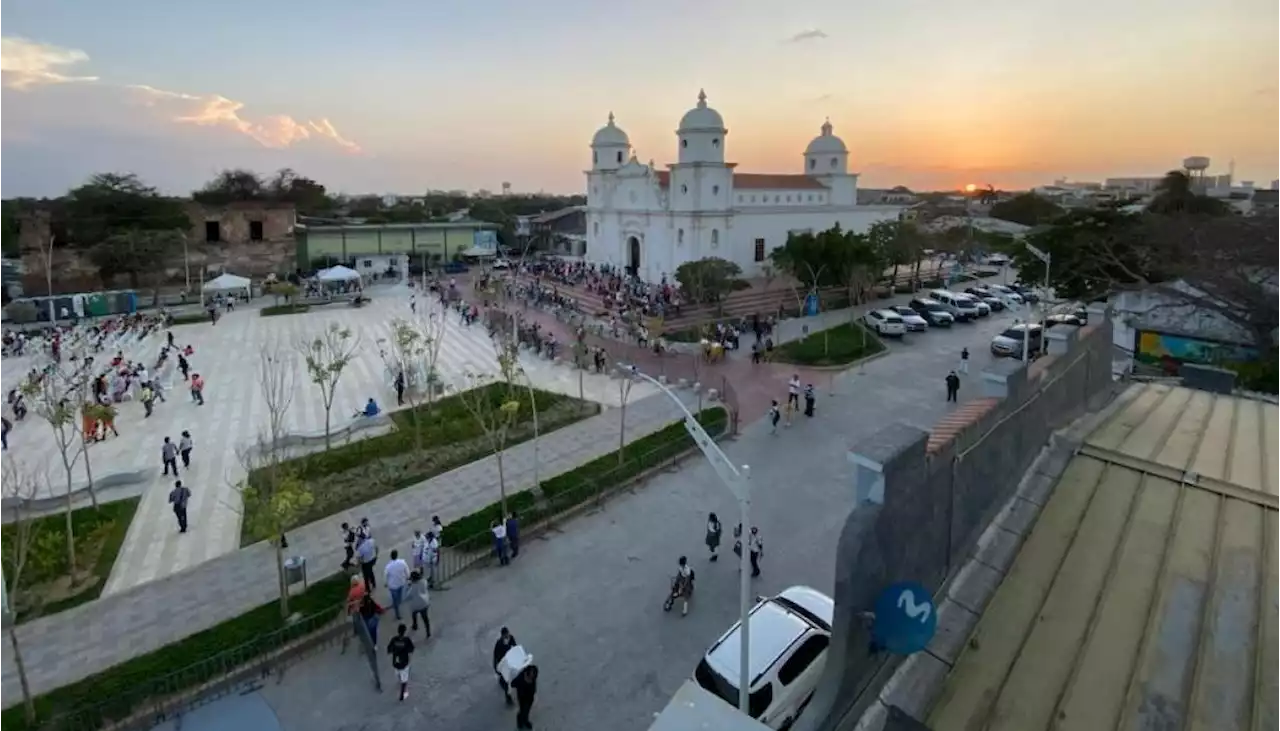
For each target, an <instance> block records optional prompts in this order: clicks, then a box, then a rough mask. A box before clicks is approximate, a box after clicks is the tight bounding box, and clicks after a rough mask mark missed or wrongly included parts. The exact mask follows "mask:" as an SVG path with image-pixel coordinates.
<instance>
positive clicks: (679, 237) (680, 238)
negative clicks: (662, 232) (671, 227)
mask: <svg viewBox="0 0 1280 731" xmlns="http://www.w3.org/2000/svg"><path fill="white" fill-rule="evenodd" d="M676 243H677V244H679V245H681V246H683V245H684V229H682V228H678V229H676Z"/></svg>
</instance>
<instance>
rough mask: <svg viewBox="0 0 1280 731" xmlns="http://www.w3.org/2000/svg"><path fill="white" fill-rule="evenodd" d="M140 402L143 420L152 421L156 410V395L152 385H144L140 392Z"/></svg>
mask: <svg viewBox="0 0 1280 731" xmlns="http://www.w3.org/2000/svg"><path fill="white" fill-rule="evenodd" d="M138 400H139V401H141V402H142V410H143V412H144V414H143V418H144V419H150V418H151V413H152V412H153V411H154V410H155V408H156V394H155V392H154V391H152V390H151V384H149V383H144V384H142V390H141V391H139V392H138Z"/></svg>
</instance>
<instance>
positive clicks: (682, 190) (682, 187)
mask: <svg viewBox="0 0 1280 731" xmlns="http://www.w3.org/2000/svg"><path fill="white" fill-rule="evenodd" d="M680 192H681V193H688V192H689V186H687V185H682V186H680Z"/></svg>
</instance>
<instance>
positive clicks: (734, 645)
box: [693, 586, 835, 729]
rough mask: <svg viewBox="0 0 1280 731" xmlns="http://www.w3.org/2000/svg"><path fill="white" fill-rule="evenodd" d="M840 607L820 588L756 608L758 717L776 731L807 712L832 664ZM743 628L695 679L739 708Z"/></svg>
mask: <svg viewBox="0 0 1280 731" xmlns="http://www.w3.org/2000/svg"><path fill="white" fill-rule="evenodd" d="M834 616H835V602H834V601H832V600H831V598H830V597H828V596H826V595H825V594H823V593H822V592H819V591H818V590H816V589H810V588H809V587H807V586H793V587H791V588H789V589H785V590H784V591H783V592H782V593H781V594H778V595H777V596H775V597H772V598H764V597H760V599H759V601H758V602H757V604H756V605H755V606H754V607H753V608H752V609H751V660H750V662H751V667H750V668H749V671H750V675H751V678H752V681H751V687H750V688H749V689H748V693H749V695H748V699H749V700H748V706H749V709H750V710H749V712H750V715H751V717H752V718H754V719H756V720H758V721H759V722H760V723H762V724H764V725H765V726H767V727H769V728H772V729H786V728H790V727H791V725H792V724H793V723H795V721H796V719H797V718H799V716H800V714H801V713H802V712H804V709H805V707H806V706H808V704H809V701H810V700H811V699H812V698H813V692H814V690H815V689H816V688H817V687H818V679H819V678H821V677H822V671H823V669H824V668H825V667H826V664H827V647H828V646H829V645H830V644H831V622H832V618H833V617H834ZM741 630H742V628H741V623H740V622H735V623H734V625H733V626H732V627H730V628H729V631H728V632H725V633H724V634H723V635H721V636H720V639H718V640H716V641H715V644H713V645H712V646H711V648H710V649H709V650H707V652H706V654H705V655H704V656H703V657H702V661H701V662H699V663H698V667H697V669H696V670H694V672H693V679H694V681H695V682H697V683H698V685H700V686H702V688H703V689H704V690H706V691H708V692H709V693H711V694H713V695H715V696H718V697H719V698H720V699H722V700H723V701H724V702H725V703H728V704H729V705H731V706H733V707H735V708H737V707H738V691H739V678H740V667H739V664H738V663H739V660H740V654H741V651H740V648H741V646H742V645H741V642H742V637H741V634H740V633H741Z"/></svg>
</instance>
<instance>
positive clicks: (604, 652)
mask: <svg viewBox="0 0 1280 731" xmlns="http://www.w3.org/2000/svg"><path fill="white" fill-rule="evenodd" d="M1009 319H1010V318H1009V317H999V316H996V317H993V318H991V319H989V320H985V321H981V322H979V323H977V324H973V325H960V326H957V327H955V328H953V329H952V330H951V331H950V332H946V331H939V332H931V333H928V334H926V335H923V336H919V337H914V338H909V339H908V340H907V341H906V342H904V343H902V344H897V343H894V344H892V345H891V346H890V350H891V352H890V354H889V355H888V356H886V357H883V358H880V359H878V360H875V361H872V362H870V363H868V364H866V366H865V367H864V368H862V369H854V370H851V371H848V372H846V373H843V374H840V375H838V376H836V377H834V378H833V380H832V383H831V386H830V390H829V391H828V390H826V389H820V390H821V396H820V400H819V402H818V413H817V416H816V417H815V418H814V419H813V420H808V419H805V418H803V417H801V418H800V419H799V420H798V421H797V422H796V423H795V425H793V426H792V427H790V428H789V429H781V430H780V432H779V434H777V435H771V434H770V433H769V429H768V426H767V424H765V423H764V422H763V421H759V422H756V423H753V424H751V425H749V426H748V427H746V428H745V429H744V431H743V434H742V435H741V436H740V437H739V438H738V439H737V440H735V441H733V442H729V443H726V444H725V449H726V452H727V453H728V454H729V456H730V457H731V458H732V459H733V460H734V461H735V462H739V463H749V464H750V465H751V467H752V484H753V490H754V493H753V509H754V516H755V517H754V522H755V523H756V524H757V525H758V526H759V527H760V529H761V532H762V534H763V536H764V541H765V554H764V559H763V564H762V568H763V571H764V573H763V576H762V577H761V578H760V579H758V580H757V581H756V591H757V592H759V593H770V592H777V591H779V590H781V589H783V588H786V587H787V586H790V585H793V584H807V585H810V586H813V587H815V588H817V589H819V590H822V591H824V592H831V591H832V587H833V585H834V571H835V559H834V550H835V545H836V542H837V540H838V538H839V532H840V530H841V529H842V527H843V525H844V521H845V518H846V516H847V514H848V511H849V508H850V505H851V501H852V495H853V485H852V470H851V466H850V465H849V464H848V462H847V460H846V452H847V450H848V449H849V448H850V446H851V445H855V444H857V443H858V441H859V440H860V439H863V438H866V437H868V436H870V435H872V434H874V433H875V432H876V431H877V430H879V429H881V428H883V427H885V426H887V425H889V424H892V423H893V422H895V421H903V422H906V423H909V424H912V425H914V426H917V427H920V428H924V429H928V428H931V427H932V426H933V424H934V423H936V422H937V420H938V419H939V418H940V417H942V416H943V415H945V414H946V413H947V412H948V411H949V410H950V409H951V408H954V406H951V405H948V404H947V403H946V402H945V400H944V386H943V380H942V379H943V377H944V376H945V375H946V373H947V371H948V370H950V369H951V368H953V367H955V365H956V364H957V362H958V359H959V354H960V350H961V349H962V348H963V347H966V346H967V347H968V348H969V350H970V351H971V353H972V364H971V365H972V368H971V373H970V375H968V376H966V377H963V379H962V380H963V385H962V387H961V391H960V397H961V401H962V403H963V401H965V400H967V399H969V398H973V397H975V396H977V395H979V393H978V392H979V386H978V385H977V380H978V373H979V371H980V370H981V369H982V368H983V367H984V366H985V365H986V364H987V363H988V362H989V360H990V356H989V355H988V349H987V347H986V346H987V342H988V341H989V340H990V338H991V336H992V335H994V334H995V333H996V332H997V331H998V330H999V329H1001V328H1003V327H1004V325H1006V324H1007V323H1008V321H1009ZM708 511H715V512H717V513H718V514H719V516H720V518H721V520H722V521H724V523H725V524H726V527H728V526H732V525H734V524H735V523H736V522H737V519H736V515H737V511H736V506H735V502H734V501H733V499H732V498H731V497H730V496H729V494H728V492H727V490H726V489H725V488H724V487H723V486H722V485H721V484H720V482H719V481H718V480H717V478H716V477H715V475H714V474H713V473H712V471H711V469H710V468H709V466H708V465H707V464H706V463H705V462H704V461H703V460H702V459H700V458H698V457H696V456H695V457H693V458H690V459H689V460H687V461H685V462H683V463H682V464H681V465H680V467H679V468H678V469H675V470H672V471H669V472H668V473H665V474H662V475H659V476H656V477H654V478H652V479H651V480H649V481H648V483H646V484H645V485H644V486H642V487H639V488H637V489H635V490H633V491H631V492H630V493H628V494H626V495H623V496H620V497H618V498H615V499H614V500H612V501H610V502H609V503H607V504H606V506H605V507H604V508H603V509H602V510H599V511H596V512H594V513H592V514H590V515H587V516H584V517H582V518H579V519H577V520H575V521H573V522H572V523H570V524H567V525H565V526H563V527H562V529H560V530H558V531H556V532H555V533H553V534H550V535H546V536H543V537H540V538H539V539H538V540H534V541H531V542H529V543H528V544H527V545H526V547H525V548H524V550H523V551H522V553H521V556H520V558H519V559H517V560H516V561H515V562H514V563H513V564H512V565H511V566H510V567H507V568H502V569H497V568H492V569H486V570H483V571H479V572H473V573H471V574H467V575H465V576H463V577H461V578H460V579H458V580H456V581H454V582H452V583H451V585H450V587H449V589H448V590H447V591H440V592H435V593H433V594H432V609H431V612H432V620H433V631H434V632H435V633H436V634H435V636H434V637H433V639H431V640H430V641H427V642H425V643H422V642H419V643H418V646H419V651H418V652H417V654H416V656H415V658H414V666H413V677H412V680H411V687H410V692H411V695H410V699H409V701H408V702H406V703H403V704H401V703H397V702H396V700H395V693H394V689H393V675H392V671H391V668H390V665H389V663H388V660H387V659H386V655H385V651H384V652H381V653H380V658H381V659H380V662H381V663H382V678H383V682H384V684H385V686H386V687H387V688H388V690H387V691H386V692H384V693H382V694H378V693H375V692H374V691H373V690H372V687H371V681H370V678H369V671H368V667H367V665H366V664H365V663H364V662H363V661H362V660H361V659H359V657H358V656H354V655H351V654H348V655H346V656H343V655H340V654H339V653H338V651H337V650H336V649H334V650H326V651H325V652H324V653H323V654H321V655H319V656H316V657H313V658H311V659H309V660H308V661H307V662H306V663H304V664H301V665H298V666H295V667H291V668H289V669H288V670H287V671H286V675H285V677H284V679H283V682H281V683H280V684H278V685H277V684H276V683H275V682H274V681H272V682H269V683H268V684H267V685H266V687H265V688H264V689H263V690H262V691H259V693H258V695H260V696H261V697H262V698H263V699H265V700H266V701H267V703H268V704H269V705H270V706H271V707H272V708H274V710H275V713H276V717H277V718H278V719H279V721H280V723H281V727H282V728H283V729H284V730H285V731H302V730H307V731H310V730H312V729H315V730H326V729H341V730H342V731H356V730H357V729H359V730H361V731H392V730H393V729H410V728H421V727H426V726H430V727H433V728H434V727H439V728H449V729H454V730H455V731H488V730H489V729H496V728H504V727H509V724H511V723H512V720H511V715H512V713H513V711H512V710H510V709H508V708H506V707H505V706H504V705H503V703H502V697H501V694H500V692H499V691H498V689H497V687H496V682H495V680H494V676H493V673H492V671H491V669H490V652H491V649H492V645H493V640H494V638H495V637H496V636H497V632H498V629H499V628H500V627H502V626H504V625H505V626H508V627H510V628H511V630H512V631H513V632H514V633H515V635H516V637H517V638H518V639H519V640H520V642H521V643H522V644H523V645H524V646H525V647H526V648H527V649H528V650H529V651H530V652H532V653H533V654H534V656H535V658H536V662H537V664H538V665H539V667H540V668H541V671H542V674H541V675H540V677H539V684H538V686H539V691H538V697H537V702H536V705H535V707H534V713H533V721H534V723H535V726H536V727H538V728H551V729H592V728H608V729H615V730H617V731H639V730H640V729H645V728H647V727H648V725H649V724H650V723H651V721H652V718H653V714H655V713H656V712H658V711H660V710H661V709H662V708H663V706H664V705H665V704H666V703H667V701H668V700H669V699H670V697H671V695H672V694H673V693H674V692H675V690H676V689H677V688H678V687H679V685H680V684H681V683H682V682H683V681H684V680H685V679H686V678H688V677H689V676H690V674H691V673H692V670H693V668H694V666H695V665H696V663H697V660H698V658H699V656H700V654H701V653H702V652H703V651H704V650H705V648H706V647H707V646H708V645H709V644H710V643H711V642H712V641H714V640H715V638H716V637H717V636H718V635H719V634H720V633H721V632H723V631H724V630H725V629H726V628H727V627H728V626H729V625H730V624H732V623H733V622H734V621H735V620H736V618H737V589H738V582H737V570H736V563H735V562H734V561H733V560H732V558H733V556H732V554H731V553H728V554H726V558H725V559H722V560H721V562H720V563H719V564H710V563H708V562H707V561H706V556H705V551H706V549H705V548H704V546H703V543H702V539H703V527H704V524H705V520H706V515H707V512H708ZM681 554H687V555H688V556H689V557H690V558H691V560H692V561H693V564H694V566H695V568H696V570H697V571H698V592H697V596H696V598H695V600H694V604H693V607H692V608H691V610H690V613H689V616H687V617H684V618H681V617H680V616H679V615H678V614H674V613H673V614H667V613H664V612H663V611H662V609H661V602H662V598H663V595H664V592H665V590H666V587H667V582H668V580H669V577H670V576H671V574H672V573H673V572H674V566H675V561H676V558H677V557H678V556H680V555H681ZM392 625H393V623H392V622H391V620H390V618H389V617H388V618H387V620H386V622H384V625H383V630H382V635H383V636H382V637H381V639H382V642H383V644H385V642H386V638H387V637H389V636H390V635H389V634H388V633H389V632H391V631H392V630H393V627H392ZM216 728H217V729H231V726H230V725H221V726H217V727H216ZM210 731H214V729H213V728H212V727H211V729H210Z"/></svg>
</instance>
